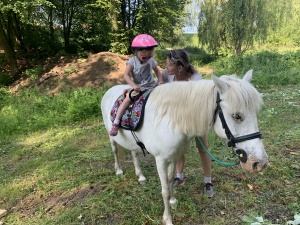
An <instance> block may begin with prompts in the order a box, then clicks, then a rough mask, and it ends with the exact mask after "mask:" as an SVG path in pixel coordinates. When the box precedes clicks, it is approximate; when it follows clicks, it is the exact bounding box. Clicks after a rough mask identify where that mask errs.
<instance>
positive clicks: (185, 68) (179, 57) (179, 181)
mask: <svg viewBox="0 0 300 225" xmlns="http://www.w3.org/2000/svg"><path fill="white" fill-rule="evenodd" d="M162 75H163V79H164V82H166V83H167V82H169V83H170V82H174V81H188V80H193V81H197V80H201V79H203V78H202V76H201V74H200V73H199V72H198V71H197V70H196V68H194V67H193V66H192V65H191V64H190V63H189V58H188V55H187V53H186V52H185V51H184V50H182V49H177V50H171V51H170V52H169V54H168V56H167V60H166V69H164V70H163V72H162ZM200 139H201V141H202V143H203V144H204V146H205V148H206V149H207V148H208V143H207V137H206V135H204V136H202V137H200ZM195 141H196V145H197V148H198V151H199V154H200V157H201V163H202V168H203V172H204V194H205V195H207V196H208V197H212V196H213V194H214V191H213V185H212V181H211V159H210V157H209V156H208V155H207V154H206V153H205V152H204V150H203V149H202V147H201V145H200V144H199V143H198V141H197V139H196V138H195ZM184 163H185V156H184V155H182V156H181V157H180V158H179V160H178V162H177V164H176V177H175V179H174V182H173V187H174V188H176V187H178V186H180V185H183V184H184V182H185V178H184V174H183V169H184Z"/></svg>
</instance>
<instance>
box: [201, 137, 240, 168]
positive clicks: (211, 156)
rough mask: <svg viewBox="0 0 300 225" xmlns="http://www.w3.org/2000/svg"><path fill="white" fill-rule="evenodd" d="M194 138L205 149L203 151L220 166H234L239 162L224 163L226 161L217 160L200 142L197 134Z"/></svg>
mask: <svg viewBox="0 0 300 225" xmlns="http://www.w3.org/2000/svg"><path fill="white" fill-rule="evenodd" d="M196 139H197V141H198V143H199V144H200V145H201V147H202V149H203V150H204V151H205V153H206V154H207V155H208V156H209V157H210V158H211V159H212V160H213V161H215V162H216V163H219V164H220V165H222V166H236V165H238V164H239V163H240V162H236V163H226V162H222V161H220V160H218V159H217V158H215V157H214V156H213V155H212V154H211V153H210V152H209V151H208V150H207V149H206V148H205V146H204V144H203V143H202V141H201V139H200V138H199V136H196Z"/></svg>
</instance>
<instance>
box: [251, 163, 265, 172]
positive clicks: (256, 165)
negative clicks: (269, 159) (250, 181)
mask: <svg viewBox="0 0 300 225" xmlns="http://www.w3.org/2000/svg"><path fill="white" fill-rule="evenodd" d="M263 168H264V166H263V165H261V164H260V163H259V162H255V163H253V164H252V169H253V171H257V172H260V171H262V170H263Z"/></svg>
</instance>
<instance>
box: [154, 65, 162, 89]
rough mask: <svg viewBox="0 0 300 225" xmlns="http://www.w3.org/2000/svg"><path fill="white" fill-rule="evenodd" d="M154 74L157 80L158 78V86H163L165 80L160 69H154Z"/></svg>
mask: <svg viewBox="0 0 300 225" xmlns="http://www.w3.org/2000/svg"><path fill="white" fill-rule="evenodd" d="M153 71H154V73H155V74H156V76H157V78H158V85H160V84H163V83H164V80H163V76H162V74H161V72H160V70H159V69H158V67H157V66H156V67H154V68H153Z"/></svg>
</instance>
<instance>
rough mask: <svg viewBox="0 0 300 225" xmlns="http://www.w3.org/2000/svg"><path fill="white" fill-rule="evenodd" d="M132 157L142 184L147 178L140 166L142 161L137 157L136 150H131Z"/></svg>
mask: <svg viewBox="0 0 300 225" xmlns="http://www.w3.org/2000/svg"><path fill="white" fill-rule="evenodd" d="M131 155H132V159H133V164H134V169H135V175H136V176H137V177H138V181H139V183H140V184H144V182H145V180H146V178H145V177H144V175H143V173H142V170H141V167H140V161H139V159H138V157H137V153H136V151H131Z"/></svg>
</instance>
